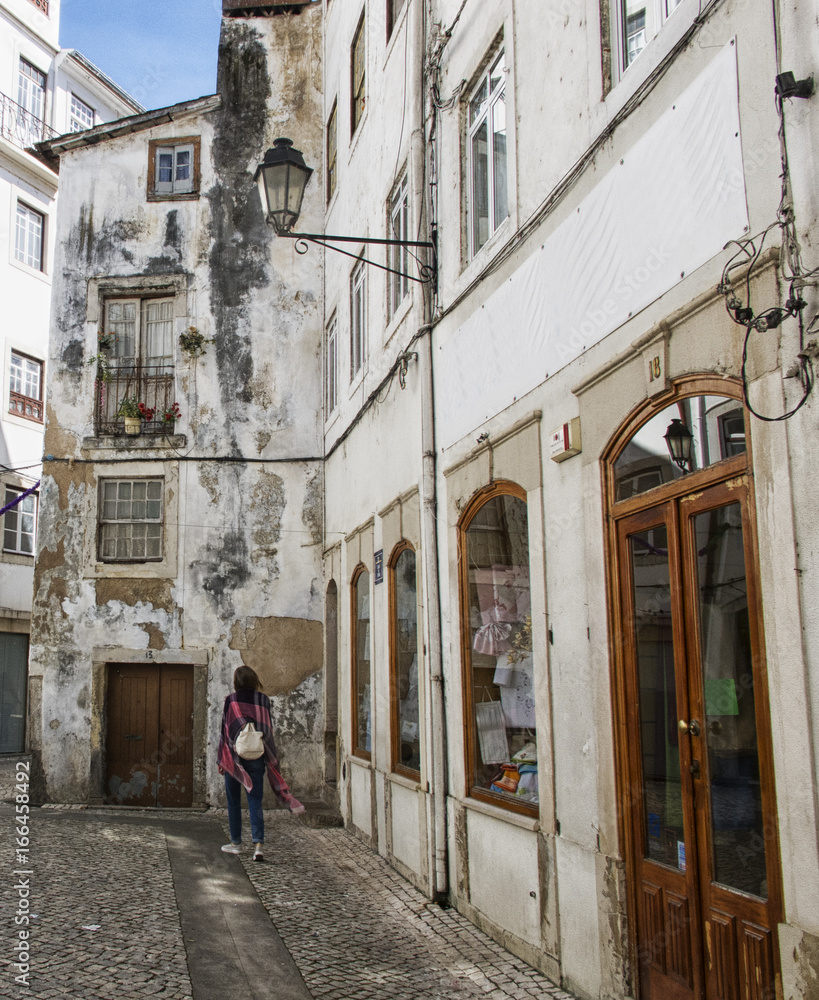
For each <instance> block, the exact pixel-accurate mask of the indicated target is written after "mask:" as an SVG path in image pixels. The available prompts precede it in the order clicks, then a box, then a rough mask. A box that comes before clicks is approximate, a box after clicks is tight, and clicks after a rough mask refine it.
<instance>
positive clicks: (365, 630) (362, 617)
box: [352, 567, 372, 760]
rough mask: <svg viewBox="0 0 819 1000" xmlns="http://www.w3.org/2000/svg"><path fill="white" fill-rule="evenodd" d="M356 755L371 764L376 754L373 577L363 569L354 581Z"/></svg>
mask: <svg viewBox="0 0 819 1000" xmlns="http://www.w3.org/2000/svg"><path fill="white" fill-rule="evenodd" d="M352 597H353V636H352V638H353V644H352V645H353V739H354V747H353V752H354V753H355V754H357V755H358V756H360V757H365V758H367V759H368V760H369V758H370V753H371V751H372V697H371V693H370V574H369V573H368V572H367V570H366V569H364V568H363V567H360V568H359V569H358V570H357V571H356V574H355V576H354V578H353V586H352Z"/></svg>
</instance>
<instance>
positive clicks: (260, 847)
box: [253, 844, 264, 861]
mask: <svg viewBox="0 0 819 1000" xmlns="http://www.w3.org/2000/svg"><path fill="white" fill-rule="evenodd" d="M253 860H254V861H264V844H256V850H255V851H254V852H253Z"/></svg>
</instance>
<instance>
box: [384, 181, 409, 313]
mask: <svg viewBox="0 0 819 1000" xmlns="http://www.w3.org/2000/svg"><path fill="white" fill-rule="evenodd" d="M409 238H410V237H409V184H408V182H407V175H406V174H405V175H404V177H403V178H402V180H401V181H400V182H399V184H398V186H397V187H396V189H395V191H394V193H393V195H392V197H391V198H390V203H389V229H388V232H387V239H390V240H408V239H409ZM389 267H391V268H392V269H393V271H401V272H402V273H401V274H393V273H390V272H388V273H387V317H388V319H389V320H390V321H392V320H393V319H394V318H395V315H396V313H397V312H398V310H399V309H400V308H401V305H402V304H403V302H404V300H405V299H406V297H407V296H408V295H409V290H410V289H409V285H410V282H409V278H408V277H407V274H408V273H409V247H390V248H389Z"/></svg>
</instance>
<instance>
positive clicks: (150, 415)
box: [117, 396, 156, 420]
mask: <svg viewBox="0 0 819 1000" xmlns="http://www.w3.org/2000/svg"><path fill="white" fill-rule="evenodd" d="M155 413H156V410H155V409H154V408H153V407H150V406H146V405H145V404H144V403H140V402H139V400H138V399H137V398H136V396H125V397H123V398H122V399H121V400H120V401H119V409H118V410H117V416H118V417H134V418H136V419H138V420H153V419H154V414H155Z"/></svg>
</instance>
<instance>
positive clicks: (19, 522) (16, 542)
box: [3, 484, 37, 559]
mask: <svg viewBox="0 0 819 1000" xmlns="http://www.w3.org/2000/svg"><path fill="white" fill-rule="evenodd" d="M21 493H25V490H24V489H22V488H20V487H18V486H9V485H8V484H6V488H5V490H4V491H3V496H4V500H3V506H4V507H5V506H6V504H9V503H11V502H12V501H13V500H14V498H15V497H16V496H19V495H20V494H21ZM23 517H31V531H24V530H23V527H24V524H25V522H24V521H23ZM9 522H12V523H11V524H9ZM10 536H13V543H12V544H11V545H9V544H8V543H9V537H10ZM24 536H25V537H28V538H30V539H31V548H30V549H28V550H26V549H24V548H23V537H24ZM36 545H37V494H36V493H29V495H28V496H27V497H25V498H24V499H23V500H21V501H20V503H19V504H18V505H17V506H16V507H14V508H12V509H11V510H7V511H6V513H5V514H4V515H3V551H4V552H11V553H13V554H14V555H18V556H30V557H31V558H32V559H33V558H34V552H35V547H36Z"/></svg>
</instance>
